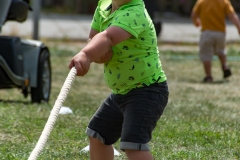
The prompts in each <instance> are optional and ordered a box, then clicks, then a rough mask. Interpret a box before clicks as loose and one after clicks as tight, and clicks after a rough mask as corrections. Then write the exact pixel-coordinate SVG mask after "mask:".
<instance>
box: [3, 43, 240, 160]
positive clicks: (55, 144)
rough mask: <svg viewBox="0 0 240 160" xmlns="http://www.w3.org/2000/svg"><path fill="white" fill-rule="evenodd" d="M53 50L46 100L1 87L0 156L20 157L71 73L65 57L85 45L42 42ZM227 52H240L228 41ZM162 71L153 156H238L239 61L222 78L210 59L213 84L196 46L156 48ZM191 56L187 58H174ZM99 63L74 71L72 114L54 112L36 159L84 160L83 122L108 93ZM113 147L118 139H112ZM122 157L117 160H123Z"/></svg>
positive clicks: (202, 159) (203, 159)
mask: <svg viewBox="0 0 240 160" xmlns="http://www.w3.org/2000/svg"><path fill="white" fill-rule="evenodd" d="M47 43H48V45H49V48H50V53H51V63H52V91H51V98H50V102H49V103H42V104H32V103H30V98H29V99H24V98H23V96H22V94H21V93H20V91H19V90H17V89H10V90H0V159H1V160H25V159H27V158H28V157H29V155H30V153H31V151H32V150H33V148H34V147H35V145H36V143H37V141H38V138H39V136H40V135H41V132H42V130H43V128H44V126H45V123H46V122H47V119H48V117H49V114H50V111H51V109H52V107H53V105H54V102H55V101H56V99H57V96H58V94H59V92H60V89H61V87H62V85H63V83H64V81H65V79H66V77H67V75H68V73H69V69H68V63H69V62H70V59H71V58H72V56H73V55H75V54H76V53H77V52H78V51H79V50H80V49H81V48H82V46H83V45H84V43H78V42H61V41H59V42H53V41H51V42H50V41H49V42H47ZM228 47H229V56H237V57H238V56H239V54H240V52H239V51H240V50H239V49H240V48H239V47H238V45H234V44H233V45H229V46H228ZM159 49H160V57H161V61H162V65H163V69H164V70H165V72H166V75H167V77H168V84H169V89H170V96H169V103H168V105H167V107H166V109H165V112H164V113H163V115H162V117H161V119H160V121H159V122H158V125H157V127H156V129H155V130H154V132H153V139H152V141H151V142H150V146H151V148H152V153H153V155H154V157H155V159H156V160H176V159H189V160H196V159H199V160H209V159H216V160H220V159H221V160H237V159H240V135H239V130H240V125H239V124H240V123H239V122H240V116H239V115H240V98H239V97H240V85H239V81H240V76H239V75H240V70H239V68H240V63H239V60H237V59H236V60H234V59H233V60H231V61H229V65H230V66H231V68H232V72H233V76H232V77H231V78H230V79H229V81H223V80H222V72H221V67H220V64H219V62H218V61H217V60H214V61H213V68H212V70H213V75H214V79H215V82H214V83H212V84H203V83H201V80H202V78H203V77H204V74H203V68H202V64H201V63H200V62H199V60H198V58H197V47H196V46H194V45H189V46H188V45H167V44H161V45H160V46H159ZM179 55H184V56H189V55H191V56H195V58H193V59H184V58H176V56H179ZM102 72H103V67H102V65H97V64H92V66H91V69H90V71H89V73H88V74H87V75H86V76H85V77H76V78H75V81H74V82H73V85H72V87H71V89H70V92H69V94H68V97H67V99H66V100H65V102H64V106H67V107H70V108H71V109H72V110H73V114H69V115H59V116H58V119H57V121H56V123H55V126H54V128H53V131H52V132H51V134H50V137H49V139H48V141H47V144H46V146H45V148H44V150H43V151H42V153H41V155H40V157H39V159H40V160H46V159H48V160H53V159H54V160H63V159H64V160H75V159H81V160H87V159H89V155H88V153H80V152H79V151H80V150H81V149H82V148H84V147H86V146H87V145H88V139H87V136H86V135H85V129H86V126H87V124H88V122H89V120H90V118H91V116H92V115H93V114H94V112H95V111H96V109H97V108H98V106H99V104H100V103H101V102H102V101H103V100H104V98H105V97H106V96H107V95H108V94H109V93H110V90H109V89H108V87H107V86H106V85H105V82H104V80H103V74H102ZM114 147H115V148H116V149H117V150H118V151H120V150H119V142H118V143H116V144H115V145H114ZM120 153H122V156H120V157H116V160H120V159H122V160H125V159H126V157H125V155H124V153H123V152H121V151H120Z"/></svg>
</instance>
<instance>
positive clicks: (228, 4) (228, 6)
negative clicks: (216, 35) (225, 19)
mask: <svg viewBox="0 0 240 160" xmlns="http://www.w3.org/2000/svg"><path fill="white" fill-rule="evenodd" d="M225 3H226V5H225V6H226V8H225V12H226V14H227V15H228V14H232V13H235V11H234V8H233V6H232V4H231V2H230V1H229V0H225Z"/></svg>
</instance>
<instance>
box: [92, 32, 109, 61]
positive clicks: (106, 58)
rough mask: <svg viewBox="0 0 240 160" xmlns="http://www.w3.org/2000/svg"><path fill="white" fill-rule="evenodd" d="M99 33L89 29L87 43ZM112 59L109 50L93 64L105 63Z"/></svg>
mask: <svg viewBox="0 0 240 160" xmlns="http://www.w3.org/2000/svg"><path fill="white" fill-rule="evenodd" d="M98 33H99V32H98V31H95V30H94V29H92V28H91V30H90V33H89V37H88V43H89V42H90V41H91V39H92V38H93V37H94V36H95V35H97V34H98ZM111 58H112V49H111V48H109V50H108V52H107V53H105V54H104V56H102V57H100V58H99V59H98V60H96V61H94V62H95V63H105V62H107V61H109V60H110V59H111Z"/></svg>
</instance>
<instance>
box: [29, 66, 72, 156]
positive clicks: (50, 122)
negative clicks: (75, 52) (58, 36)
mask: <svg viewBox="0 0 240 160" xmlns="http://www.w3.org/2000/svg"><path fill="white" fill-rule="evenodd" d="M76 73H77V70H76V69H75V67H73V68H72V69H71V70H70V72H69V74H68V76H67V78H66V80H65V82H64V84H63V87H62V89H61V91H60V94H59V95H58V98H57V100H56V101H55V104H54V106H53V109H52V111H51V114H50V116H49V118H48V121H47V123H46V125H45V127H44V130H43V131H42V134H41V136H40V138H39V140H38V143H37V145H36V146H35V148H34V150H33V151H32V153H31V155H30V156H29V158H28V160H36V159H37V157H38V156H39V154H40V152H41V151H42V150H43V148H44V146H45V144H46V142H47V139H48V137H49V135H50V133H51V131H52V129H53V126H54V123H55V122H56V120H57V116H58V113H59V111H60V109H61V106H62V104H63V102H64V101H65V99H66V97H67V94H68V92H69V90H70V88H71V84H72V82H73V80H74V78H75V76H76Z"/></svg>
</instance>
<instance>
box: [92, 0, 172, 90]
mask: <svg viewBox="0 0 240 160" xmlns="http://www.w3.org/2000/svg"><path fill="white" fill-rule="evenodd" d="M109 26H117V27H120V28H122V29H124V30H126V31H127V32H129V33H131V35H132V37H131V38H129V39H127V40H125V41H123V42H121V43H119V44H117V45H115V46H113V47H112V51H113V56H112V59H111V60H110V61H108V62H107V63H105V64H104V78H105V81H106V83H107V85H108V86H109V87H110V88H111V89H112V91H113V93H115V94H126V93H127V92H128V91H130V90H131V89H133V88H140V87H143V86H146V85H150V84H152V83H156V82H157V81H158V82H163V81H165V80H166V79H167V78H166V76H165V74H164V71H163V70H162V65H161V62H160V59H159V51H158V46H157V37H156V33H155V29H154V25H153V23H152V20H151V19H150V17H149V15H148V13H147V11H146V9H145V6H144V3H143V1H142V0H132V1H130V2H129V3H127V4H125V5H123V6H121V7H120V8H119V9H117V10H116V11H114V12H113V13H111V0H100V1H99V3H98V7H97V9H96V11H95V14H94V17H93V21H92V24H91V27H92V29H94V30H96V31H98V32H101V31H104V30H106V29H107V28H108V27H109Z"/></svg>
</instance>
